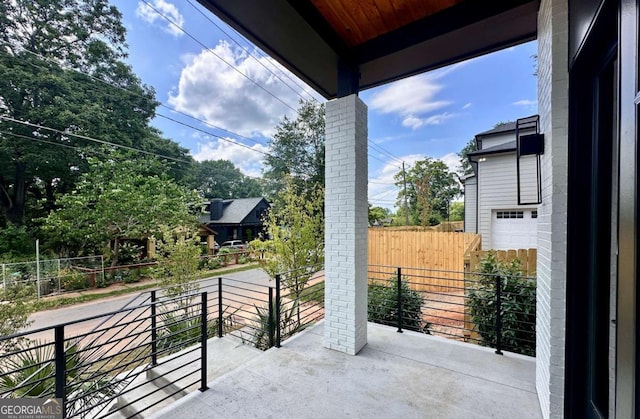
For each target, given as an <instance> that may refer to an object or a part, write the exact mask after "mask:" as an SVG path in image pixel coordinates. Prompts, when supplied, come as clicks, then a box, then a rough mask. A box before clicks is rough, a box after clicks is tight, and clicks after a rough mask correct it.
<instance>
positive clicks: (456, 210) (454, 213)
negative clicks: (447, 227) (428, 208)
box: [449, 201, 464, 221]
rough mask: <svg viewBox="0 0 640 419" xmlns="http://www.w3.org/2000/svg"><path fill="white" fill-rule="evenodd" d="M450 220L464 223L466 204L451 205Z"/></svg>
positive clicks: (456, 203) (455, 203)
mask: <svg viewBox="0 0 640 419" xmlns="http://www.w3.org/2000/svg"><path fill="white" fill-rule="evenodd" d="M449 220H450V221H464V202H459V201H457V202H452V203H451V205H449Z"/></svg>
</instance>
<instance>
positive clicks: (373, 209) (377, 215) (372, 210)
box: [369, 204, 391, 224]
mask: <svg viewBox="0 0 640 419" xmlns="http://www.w3.org/2000/svg"><path fill="white" fill-rule="evenodd" d="M389 217H391V210H390V209H389V208H383V207H378V206H373V205H371V204H369V224H373V223H374V222H375V221H378V222H381V221H382V220H384V219H385V218H389Z"/></svg>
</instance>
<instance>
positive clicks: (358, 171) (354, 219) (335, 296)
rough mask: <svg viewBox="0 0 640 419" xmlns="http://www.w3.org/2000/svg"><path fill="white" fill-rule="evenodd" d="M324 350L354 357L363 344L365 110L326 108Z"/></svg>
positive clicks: (340, 105)
mask: <svg viewBox="0 0 640 419" xmlns="http://www.w3.org/2000/svg"><path fill="white" fill-rule="evenodd" d="M325 135H326V138H325V155H326V167H325V183H326V186H325V187H326V191H325V219H326V221H325V297H324V298H325V322H324V346H325V347H326V348H329V349H334V350H337V351H341V352H345V353H347V354H350V355H355V354H357V353H358V351H360V349H362V347H363V346H364V345H366V343H367V235H368V232H367V227H368V223H367V219H368V218H367V208H368V205H367V174H368V167H367V107H366V105H365V104H364V103H363V102H362V101H361V100H360V98H358V96H357V95H350V96H347V97H343V98H339V99H335V100H332V101H330V102H329V103H327V108H326V131H325Z"/></svg>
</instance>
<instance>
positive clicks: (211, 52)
mask: <svg viewBox="0 0 640 419" xmlns="http://www.w3.org/2000/svg"><path fill="white" fill-rule="evenodd" d="M141 1H142V2H143V3H144V4H146V5H147V6H148V7H149V8H150V9H151V10H153V11H154V12H156V13H157V14H158V15H159V16H160V17H162V18H163V19H164V20H166V21H167V22H169V23H170V24H171V25H173V26H175V27H176V28H178V29H179V30H180V31H182V32H183V33H184V34H185V35H187V36H188V37H189V38H191V39H192V40H194V41H195V42H196V43H198V44H199V45H200V46H201V47H202V48H204V49H205V50H207V51H208V52H209V53H210V54H213V55H214V56H215V57H217V58H218V59H219V60H220V61H222V62H223V63H225V64H226V65H228V66H229V67H230V68H232V69H233V70H234V71H236V72H237V73H238V74H240V75H242V76H243V77H244V78H246V79H247V80H249V81H250V82H251V83H253V84H255V85H256V86H257V87H259V88H260V89H262V90H264V91H265V92H266V93H267V94H269V95H270V96H271V97H273V98H274V99H276V100H277V101H278V102H280V103H282V104H283V105H284V106H286V107H287V108H289V109H291V110H292V111H293V112H296V110H295V109H294V108H293V107H291V106H290V105H289V104H288V103H286V102H285V101H284V100H282V99H280V98H279V97H278V96H276V95H275V94H273V93H272V92H270V91H269V90H267V88H265V87H264V86H262V85H260V83H258V82H257V81H255V80H253V79H252V78H251V77H249V76H248V75H246V74H245V73H243V72H242V71H240V69H238V68H237V67H236V66H234V65H233V64H230V63H229V62H228V61H227V60H225V59H224V58H222V57H221V56H220V55H218V54H217V53H216V52H215V51H213V50H212V49H211V48H209V47H208V46H207V45H206V44H204V42H202V41H200V40H199V39H198V38H196V37H195V36H193V35H192V34H191V33H189V32H188V31H187V30H185V29H184V28H183V27H182V26H180V25H178V24H177V23H175V22H174V21H173V20H171V19H170V18H168V17H167V16H165V15H164V14H163V13H162V12H160V11H159V10H158V9H156V8H155V7H154V6H153V5H151V3H149V2H148V1H147V0H141Z"/></svg>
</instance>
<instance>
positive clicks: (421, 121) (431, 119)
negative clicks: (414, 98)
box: [402, 112, 456, 130]
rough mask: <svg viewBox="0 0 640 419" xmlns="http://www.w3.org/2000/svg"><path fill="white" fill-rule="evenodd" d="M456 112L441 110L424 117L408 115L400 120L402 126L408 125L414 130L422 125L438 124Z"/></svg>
mask: <svg viewBox="0 0 640 419" xmlns="http://www.w3.org/2000/svg"><path fill="white" fill-rule="evenodd" d="M454 116H456V114H453V113H450V112H443V113H441V114H437V115H431V116H428V117H426V118H416V117H415V116H413V115H409V116H407V117H406V118H404V119H403V120H402V126H404V127H409V128H411V129H413V130H416V129H418V128H420V127H422V126H424V125H440V124H442V123H443V122H444V121H446V120H448V119H451V118H453V117H454Z"/></svg>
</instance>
